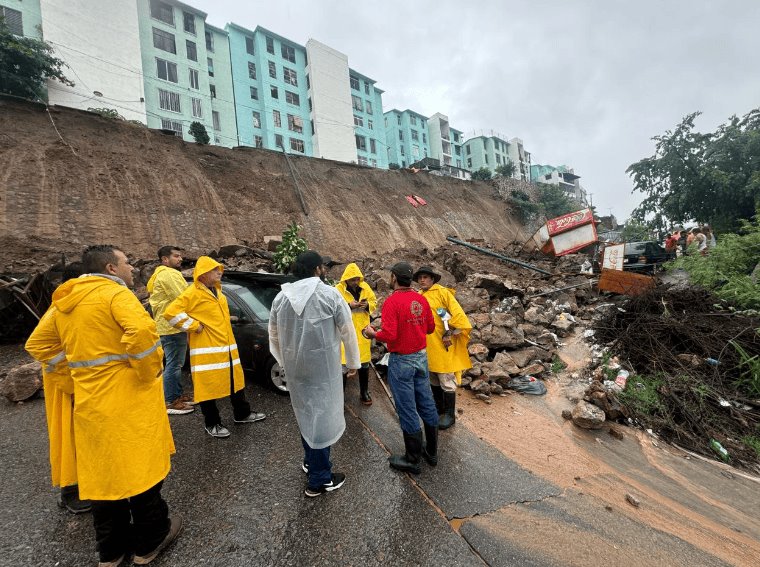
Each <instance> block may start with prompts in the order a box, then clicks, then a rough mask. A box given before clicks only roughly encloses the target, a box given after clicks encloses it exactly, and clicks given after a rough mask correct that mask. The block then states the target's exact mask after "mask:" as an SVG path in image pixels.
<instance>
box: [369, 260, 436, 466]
mask: <svg viewBox="0 0 760 567" xmlns="http://www.w3.org/2000/svg"><path fill="white" fill-rule="evenodd" d="M390 270H391V287H392V288H393V293H391V295H390V296H389V297H388V299H386V300H385V303H384V304H383V310H382V315H381V318H382V328H381V329H380V330H379V331H375V329H373V328H372V327H371V326H367V327H365V328H364V329H363V330H362V334H363V335H364V336H365V337H367V338H368V339H373V338H376V339H377V340H378V341H382V342H384V343H386V344H387V345H388V351H389V352H390V357H389V360H388V384H389V385H390V387H391V392H393V399H394V400H395V402H396V413H397V414H398V418H399V422H400V423H401V431H402V432H403V434H404V447H405V449H406V452H405V454H403V455H391V457H390V459H389V463H390V465H391V467H393V468H394V469H397V470H400V471H404V472H410V473H413V474H420V471H421V469H420V459H421V458H424V459H425V460H426V461H427V463H428V464H429V465H431V466H435V465H437V464H438V411H437V410H436V407H435V402H434V401H433V394H432V392H431V390H430V379H429V377H428V360H427V353H426V342H427V341H426V337H427V335H429V334H430V333H432V332H434V331H435V321H434V320H433V313H432V311H431V310H430V305H429V304H428V302H427V300H426V299H425V298H424V297H423V296H422V295H420V294H419V293H417V292H416V291H414V290H413V289H412V288H411V287H410V286H411V285H412V266H410V265H409V264H408V263H407V262H398V263H396V264H394V265H393V266H392V267H391V269H390ZM420 418H422V423H423V424H424V429H425V442H426V443H425V446H424V447H423V444H422V428H420Z"/></svg>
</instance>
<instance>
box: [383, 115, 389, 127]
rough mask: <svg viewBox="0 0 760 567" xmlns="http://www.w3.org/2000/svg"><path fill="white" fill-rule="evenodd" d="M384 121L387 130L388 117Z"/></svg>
mask: <svg viewBox="0 0 760 567" xmlns="http://www.w3.org/2000/svg"><path fill="white" fill-rule="evenodd" d="M383 121H384V122H385V127H386V128H387V127H388V117H387V116H386V117H385V118H383Z"/></svg>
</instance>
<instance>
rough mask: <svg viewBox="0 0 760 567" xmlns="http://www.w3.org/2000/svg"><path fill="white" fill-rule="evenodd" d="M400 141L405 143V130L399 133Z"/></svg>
mask: <svg viewBox="0 0 760 567" xmlns="http://www.w3.org/2000/svg"><path fill="white" fill-rule="evenodd" d="M398 139H399V140H401V141H402V142H403V141H404V131H403V130H399V131H398Z"/></svg>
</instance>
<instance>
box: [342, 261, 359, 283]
mask: <svg viewBox="0 0 760 567" xmlns="http://www.w3.org/2000/svg"><path fill="white" fill-rule="evenodd" d="M352 278H359V283H361V282H363V281H364V274H362V271H361V270H360V269H359V266H357V265H356V264H355V263H354V262H351V263H350V264H349V265H348V266H346V269H345V270H343V275H342V276H340V281H341V282H345V281H346V280H350V279H352Z"/></svg>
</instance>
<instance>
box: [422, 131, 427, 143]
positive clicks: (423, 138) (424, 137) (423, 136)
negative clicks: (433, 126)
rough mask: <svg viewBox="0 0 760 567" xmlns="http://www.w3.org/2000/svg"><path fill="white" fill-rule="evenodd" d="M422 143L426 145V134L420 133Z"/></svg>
mask: <svg viewBox="0 0 760 567" xmlns="http://www.w3.org/2000/svg"><path fill="white" fill-rule="evenodd" d="M422 143H423V144H427V134H425V132H423V133H422Z"/></svg>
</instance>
